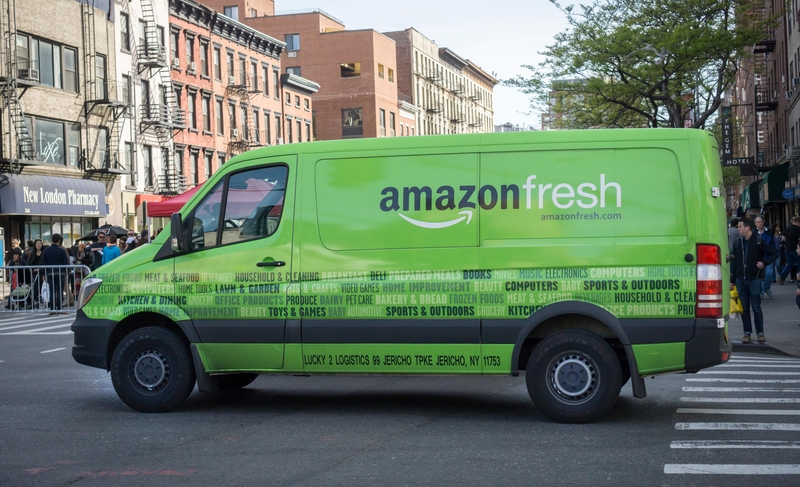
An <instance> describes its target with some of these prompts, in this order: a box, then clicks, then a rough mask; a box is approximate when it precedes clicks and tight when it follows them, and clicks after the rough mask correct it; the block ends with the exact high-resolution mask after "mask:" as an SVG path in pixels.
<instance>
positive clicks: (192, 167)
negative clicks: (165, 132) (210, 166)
mask: <svg viewBox="0 0 800 487" xmlns="http://www.w3.org/2000/svg"><path fill="white" fill-rule="evenodd" d="M199 155H200V153H199V152H196V151H190V152H189V178H190V179H191V181H192V184H194V185H195V186H197V185H198V184H200V181H199V180H198V179H197V178H198V174H197V169H198V161H197V159H198V156H199Z"/></svg>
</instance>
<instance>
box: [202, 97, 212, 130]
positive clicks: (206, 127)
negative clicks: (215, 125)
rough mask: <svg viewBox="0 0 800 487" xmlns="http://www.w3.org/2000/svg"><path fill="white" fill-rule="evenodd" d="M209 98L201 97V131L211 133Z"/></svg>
mask: <svg viewBox="0 0 800 487" xmlns="http://www.w3.org/2000/svg"><path fill="white" fill-rule="evenodd" d="M210 111H211V96H206V95H203V130H204V131H205V132H211V113H209V112H210Z"/></svg>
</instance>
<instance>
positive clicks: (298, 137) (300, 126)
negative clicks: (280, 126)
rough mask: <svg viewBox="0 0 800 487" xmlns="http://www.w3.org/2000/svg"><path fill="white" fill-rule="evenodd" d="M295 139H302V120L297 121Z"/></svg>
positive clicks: (299, 140)
mask: <svg viewBox="0 0 800 487" xmlns="http://www.w3.org/2000/svg"><path fill="white" fill-rule="evenodd" d="M297 141H298V142H302V141H303V122H301V121H300V120H298V121H297Z"/></svg>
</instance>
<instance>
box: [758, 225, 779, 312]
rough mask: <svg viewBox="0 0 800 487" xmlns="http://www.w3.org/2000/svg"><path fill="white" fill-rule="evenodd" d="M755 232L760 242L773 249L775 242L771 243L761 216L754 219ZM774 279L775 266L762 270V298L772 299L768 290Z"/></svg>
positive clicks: (768, 232) (770, 236)
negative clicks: (765, 296)
mask: <svg viewBox="0 0 800 487" xmlns="http://www.w3.org/2000/svg"><path fill="white" fill-rule="evenodd" d="M756 232H758V236H759V237H761V240H762V241H764V242H765V243H766V244H767V245H769V246H770V247H772V248H775V242H773V240H772V234H771V233H770V231H769V227H767V226H766V225H764V217H762V216H757V217H756ZM776 260H777V259H776ZM774 279H775V266H774V265H773V264H770V265H768V266H766V267H765V268H764V282H763V284H762V286H761V297H762V298H763V297H764V294H766V295H767V296H769V297H772V291H771V290H770V286H771V285H772V281H773V280H774Z"/></svg>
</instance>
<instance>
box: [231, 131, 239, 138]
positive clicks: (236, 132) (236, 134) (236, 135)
mask: <svg viewBox="0 0 800 487" xmlns="http://www.w3.org/2000/svg"><path fill="white" fill-rule="evenodd" d="M231 137H233V138H234V139H238V138H239V129H231Z"/></svg>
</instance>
